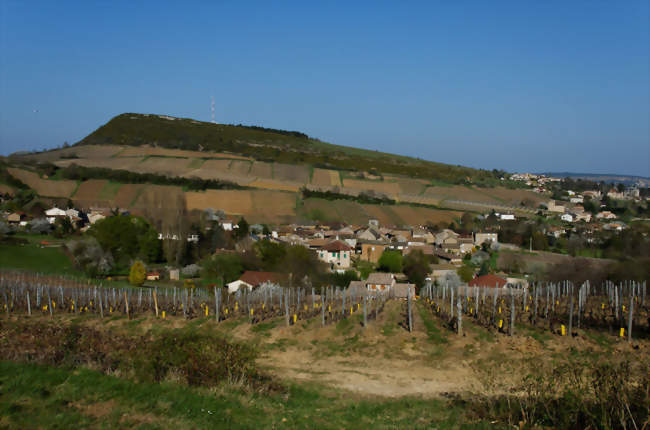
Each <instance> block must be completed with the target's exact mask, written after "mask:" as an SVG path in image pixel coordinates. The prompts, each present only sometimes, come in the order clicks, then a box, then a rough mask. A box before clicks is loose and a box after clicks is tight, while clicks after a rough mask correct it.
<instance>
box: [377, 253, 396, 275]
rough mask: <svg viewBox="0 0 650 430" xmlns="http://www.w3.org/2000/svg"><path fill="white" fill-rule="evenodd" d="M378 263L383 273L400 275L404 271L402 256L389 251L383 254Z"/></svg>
mask: <svg viewBox="0 0 650 430" xmlns="http://www.w3.org/2000/svg"><path fill="white" fill-rule="evenodd" d="M377 263H378V265H379V270H380V271H382V272H390V273H399V272H401V271H402V254H401V253H400V252H398V251H391V250H388V249H387V250H385V251H384V252H383V253H382V254H381V257H379V261H378V262H377Z"/></svg>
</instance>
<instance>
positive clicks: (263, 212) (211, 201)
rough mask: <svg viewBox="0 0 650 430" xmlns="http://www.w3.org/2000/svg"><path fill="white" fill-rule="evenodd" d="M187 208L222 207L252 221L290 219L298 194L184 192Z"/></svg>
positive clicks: (235, 191) (283, 220) (215, 191)
mask: <svg viewBox="0 0 650 430" xmlns="http://www.w3.org/2000/svg"><path fill="white" fill-rule="evenodd" d="M185 194H186V200H187V209H188V210H190V211H191V210H205V209H208V208H212V209H221V210H223V211H224V212H225V213H226V214H227V215H231V216H244V217H245V218H246V219H247V220H249V221H250V222H275V223H280V222H287V221H290V220H293V219H295V216H296V211H295V205H296V195H295V194H293V193H286V192H281V191H263V190H206V191H202V192H194V191H190V192H187V193H185Z"/></svg>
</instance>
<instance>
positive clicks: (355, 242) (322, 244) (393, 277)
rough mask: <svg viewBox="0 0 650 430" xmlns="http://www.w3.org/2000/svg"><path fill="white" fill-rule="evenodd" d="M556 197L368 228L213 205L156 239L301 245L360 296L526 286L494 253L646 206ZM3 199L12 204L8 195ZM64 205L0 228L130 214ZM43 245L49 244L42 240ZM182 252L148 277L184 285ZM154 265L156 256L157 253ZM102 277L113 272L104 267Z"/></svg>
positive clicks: (73, 232)
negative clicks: (406, 264)
mask: <svg viewBox="0 0 650 430" xmlns="http://www.w3.org/2000/svg"><path fill="white" fill-rule="evenodd" d="M512 178H513V179H514V180H518V181H525V182H526V183H527V185H529V186H531V187H534V189H535V191H537V192H544V193H546V194H547V195H548V194H550V192H551V190H550V189H549V188H548V187H549V184H556V185H557V184H562V180H561V179H559V178H548V177H544V176H538V175H531V174H514V175H512ZM543 187H547V188H543ZM554 195H555V196H558V197H560V198H561V200H560V199H549V200H548V202H547V204H541V205H540V207H539V210H538V212H537V214H536V216H535V218H533V217H522V216H520V215H517V216H515V214H513V213H499V212H496V211H494V210H492V211H491V212H489V213H485V214H477V213H465V214H464V215H463V216H462V217H461V218H460V219H457V220H456V222H451V223H450V224H449V225H432V224H431V223H430V222H427V223H423V224H422V225H417V226H404V225H402V226H394V225H391V226H387V225H381V224H380V222H379V221H378V220H377V219H370V220H369V221H368V224H367V225H352V224H345V223H331V222H330V223H319V222H315V221H305V222H302V223H293V224H289V225H278V226H268V225H265V224H264V225H263V224H252V225H248V223H247V222H246V220H245V219H244V218H243V217H241V216H237V215H226V214H225V213H224V212H223V211H220V210H219V209H218V208H215V209H209V210H206V211H204V212H203V213H202V214H201V216H200V220H201V222H198V223H192V225H191V226H190V227H187V228H184V229H180V228H177V229H175V228H174V227H171V228H170V227H169V226H166V227H162V226H161V227H160V228H159V229H158V231H157V240H158V241H159V242H160V243H161V244H163V247H164V246H165V245H164V244H168V243H182V244H183V246H182V248H184V249H190V248H192V247H201V243H200V242H205V241H206V240H208V239H209V238H210V237H211V235H213V234H214V232H213V231H211V230H212V229H219V230H220V231H222V232H223V234H225V235H227V236H228V237H230V238H231V239H230V240H228V241H224V242H223V243H222V244H221V245H219V246H218V247H217V246H215V247H214V249H212V251H211V252H212V253H213V254H215V255H216V254H219V253H235V254H237V253H240V254H241V253H245V252H247V251H251V250H252V249H253V246H254V244H255V243H256V242H259V241H268V242H270V243H274V244H282V245H286V246H301V247H303V248H305V249H308V250H309V251H310V252H311V253H312V254H313V255H314V256H316V257H317V259H318V260H319V261H320V262H322V263H323V267H325V270H326V271H329V272H330V273H333V274H337V275H340V276H341V277H343V275H345V274H346V273H347V274H348V278H349V283H348V284H346V285H341V286H342V287H348V288H352V289H353V290H354V291H356V292H359V291H362V290H363V291H366V292H374V291H385V292H390V294H391V295H392V296H394V297H406V295H407V294H409V293H410V294H412V295H415V294H416V292H417V291H419V290H420V289H421V288H422V287H423V286H424V285H426V284H433V285H451V286H456V285H470V286H486V287H493V288H494V287H499V288H501V287H514V288H523V287H528V285H529V283H530V282H533V281H539V280H541V278H540V276H539V273H537V274H535V273H531V272H530V271H528V272H527V271H526V270H522V269H521V268H519V267H514V268H510V267H500V266H499V265H498V264H497V254H498V252H499V250H506V251H510V252H524V251H528V252H532V251H537V250H539V251H548V252H557V253H560V254H563V253H564V254H565V253H566V252H567V249H569V248H570V246H571V244H572V243H575V242H576V241H578V238H579V239H580V243H581V244H582V246H583V247H584V248H585V250H588V248H591V249H594V248H596V249H597V248H598V247H599V246H600V245H602V244H603V243H604V242H605V239H603V238H602V237H599V234H603V233H604V234H609V235H611V234H619V233H620V232H622V231H623V230H625V229H627V228H628V226H627V224H626V223H625V222H624V221H623V220H622V218H623V216H619V215H617V214H616V213H614V210H615V208H616V202H617V201H622V202H626V201H627V202H634V203H636V204H638V205H643V204H644V201H643V199H642V198H641V196H640V193H639V189H638V188H635V187H630V188H622V187H620V186H619V187H618V188H617V187H611V188H609V189H608V191H606V192H605V193H602V192H601V191H594V190H585V191H583V192H575V191H572V190H562V191H561V192H560V193H557V192H555V193H554ZM4 198H5V200H6V201H8V202H10V201H11V196H8V195H7V196H5V197H4ZM647 199H648V197H646V198H645V200H646V201H647ZM645 204H646V205H647V203H645ZM69 206H70V207H67V208H63V207H57V206H54V207H50V208H47V209H45V208H43V209H42V210H41V212H40V213H39V212H38V211H37V210H32V211H31V213H26V212H24V211H14V212H10V211H4V213H3V214H2V217H3V221H2V224H0V226H1V229H2V233H3V234H4V235H7V234H9V235H11V234H15V233H21V232H25V233H32V234H42V235H46V234H53V235H54V236H58V237H60V238H65V237H77V236H79V235H82V234H83V233H84V232H87V231H88V230H89V229H91V228H92V226H93V225H95V224H96V223H98V222H101V221H102V220H105V219H107V218H110V217H115V216H131V214H130V213H129V211H128V210H120V209H117V208H93V207H91V208H88V209H87V210H84V209H82V208H74V207H72V204H71V202H70V204H69ZM585 206H586V207H587V208H588V209H589V210H586V209H585ZM619 212H620V211H619ZM627 219H630V217H629V216H628V217H627ZM153 224H154V223H153V222H152V225H153ZM240 228H241V229H242V230H240ZM522 229H527V231H528V232H529V233H528V234H529V237H525V234H524V235H522V234H520V233H521V231H523V230H522ZM244 230H245V231H244ZM232 238H236V239H235V240H232ZM567 238H570V239H569V240H567ZM43 245H47V241H46V240H44V241H43ZM562 246H564V247H562ZM176 247H178V246H177V245H176ZM569 251H571V249H569ZM573 251H574V252H575V250H573ZM183 252H184V253H185V254H192V255H194V256H195V257H198V258H195V259H194V260H192V261H190V260H191V258H190V259H189V260H188V258H187V257H186V258H184V259H183V260H184V261H167V264H160V263H156V261H153V260H152V261H151V263H153V264H150V265H149V269H148V272H147V276H146V281H148V282H156V281H160V280H161V279H167V280H169V281H176V282H180V281H182V280H183V279H184V278H195V277H198V276H200V275H201V272H202V268H201V258H202V257H205V255H199V253H198V252H194V253H191V252H189V251H187V250H186V251H183ZM208 254H210V252H208ZM409 255H411V258H412V259H413V258H414V257H413V256H417V258H415V262H416V263H414V264H415V266H417V267H416V268H415V269H413V268H412V270H411V271H410V273H408V271H406V270H403V268H402V266H403V265H402V260H403V259H407V258H409ZM391 259H393V260H395V259H396V260H398V261H397V262H396V263H395V264H387V263H386V261H383V260H391ZM168 260H169V258H168ZM158 261H161V260H160V258H158ZM170 263H171V264H170ZM174 263H176V264H174ZM508 269H510V270H508ZM161 272H162V273H161ZM105 275H106V276H111V275H113V276H114V274H113V273H110V271H108V272H107V273H106V274H105ZM216 275H217V277H218V278H219V279H220V282H223V283H225V286H227V287H228V291H229V292H230V293H234V292H236V291H237V290H239V289H240V288H247V289H249V290H251V289H254V288H256V287H258V286H259V285H261V284H262V283H267V282H285V283H286V280H287V275H288V274H287V273H276V272H273V271H259V270H257V271H256V270H241V273H240V274H239V276H238V277H237V278H236V279H224V278H223V276H221V275H219V274H216ZM231 277H232V276H231ZM226 278H227V277H226Z"/></svg>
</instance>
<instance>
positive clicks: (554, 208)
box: [546, 200, 566, 213]
mask: <svg viewBox="0 0 650 430" xmlns="http://www.w3.org/2000/svg"><path fill="white" fill-rule="evenodd" d="M546 206H547V207H548V210H549V212H557V213H564V211H565V210H566V208H565V207H564V206H563V205H558V204H556V203H555V200H549V201H548V204H547V205H546Z"/></svg>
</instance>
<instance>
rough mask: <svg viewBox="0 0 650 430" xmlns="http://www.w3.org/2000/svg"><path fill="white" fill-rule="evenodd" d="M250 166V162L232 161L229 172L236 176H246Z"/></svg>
mask: <svg viewBox="0 0 650 430" xmlns="http://www.w3.org/2000/svg"><path fill="white" fill-rule="evenodd" d="M252 164H253V163H251V162H250V161H237V160H235V161H232V162H231V163H230V172H231V173H232V174H233V175H237V176H248V174H249V172H250V170H251V167H252Z"/></svg>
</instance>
